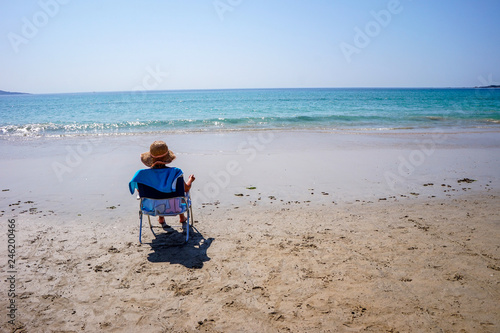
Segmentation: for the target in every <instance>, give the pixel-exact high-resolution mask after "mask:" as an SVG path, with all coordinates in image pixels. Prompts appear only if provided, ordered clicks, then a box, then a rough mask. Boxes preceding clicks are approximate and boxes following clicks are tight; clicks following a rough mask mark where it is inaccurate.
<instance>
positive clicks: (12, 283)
mask: <svg viewBox="0 0 500 333" xmlns="http://www.w3.org/2000/svg"><path fill="white" fill-rule="evenodd" d="M7 253H8V254H7V257H8V260H7V276H8V277H7V280H6V281H7V286H8V288H7V300H8V305H7V310H8V311H7V318H8V323H9V324H12V325H14V322H15V320H16V311H17V306H16V297H17V296H16V275H17V266H16V220H15V219H9V220H8V224H7Z"/></svg>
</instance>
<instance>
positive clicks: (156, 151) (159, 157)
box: [141, 141, 195, 229]
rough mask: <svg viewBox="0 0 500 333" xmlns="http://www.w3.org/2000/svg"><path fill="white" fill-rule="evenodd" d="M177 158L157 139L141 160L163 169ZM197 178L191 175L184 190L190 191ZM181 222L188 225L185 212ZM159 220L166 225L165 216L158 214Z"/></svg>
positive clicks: (152, 166)
mask: <svg viewBox="0 0 500 333" xmlns="http://www.w3.org/2000/svg"><path fill="white" fill-rule="evenodd" d="M173 160H175V155H174V153H172V151H171V150H169V149H168V146H167V144H166V143H165V142H163V141H155V142H153V143H152V144H151V146H150V147H149V151H148V152H146V153H143V154H141V161H142V163H144V165H146V166H147V167H150V168H153V169H161V168H166V167H167V166H166V165H167V164H169V163H170V162H172V161H173ZM194 180H195V177H194V175H190V176H189V178H188V180H187V182H185V183H184V192H186V193H187V192H189V190H190V189H191V184H193V182H194ZM179 219H180V223H181V224H182V226H183V229H184V228H185V227H186V226H185V224H186V220H187V218H186V216H185V215H184V214H179ZM158 222H159V223H160V224H161V225H162V226H163V225H165V217H164V216H158Z"/></svg>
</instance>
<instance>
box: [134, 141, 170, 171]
mask: <svg viewBox="0 0 500 333" xmlns="http://www.w3.org/2000/svg"><path fill="white" fill-rule="evenodd" d="M173 160H175V155H174V153H172V151H171V150H168V146H167V144H166V143H165V142H163V141H155V142H153V143H152V144H151V146H150V147H149V151H148V152H146V153H143V154H141V161H142V163H144V164H145V165H146V166H148V167H150V168H151V167H153V166H155V165H157V164H168V163H170V162H172V161H173Z"/></svg>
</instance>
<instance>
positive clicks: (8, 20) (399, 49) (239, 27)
mask: <svg viewBox="0 0 500 333" xmlns="http://www.w3.org/2000/svg"><path fill="white" fill-rule="evenodd" d="M499 13H500V1H498V0H440V1H436V0H141V1H139V0H137V1H129V0H106V1H102V0H85V1H83V0H38V1H32V0H23V1H12V0H0V90H6V91H18V92H28V93H70V92H94V91H95V92H99V91H136V90H176V89H235V88H302V87H471V86H480V85H488V84H499V83H498V82H500V60H499V59H500V33H499V31H500V20H499V19H498V17H499Z"/></svg>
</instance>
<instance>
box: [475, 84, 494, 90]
mask: <svg viewBox="0 0 500 333" xmlns="http://www.w3.org/2000/svg"><path fill="white" fill-rule="evenodd" d="M474 88H478V89H499V88H500V85H497V84H492V85H491V86H482V87H474Z"/></svg>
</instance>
